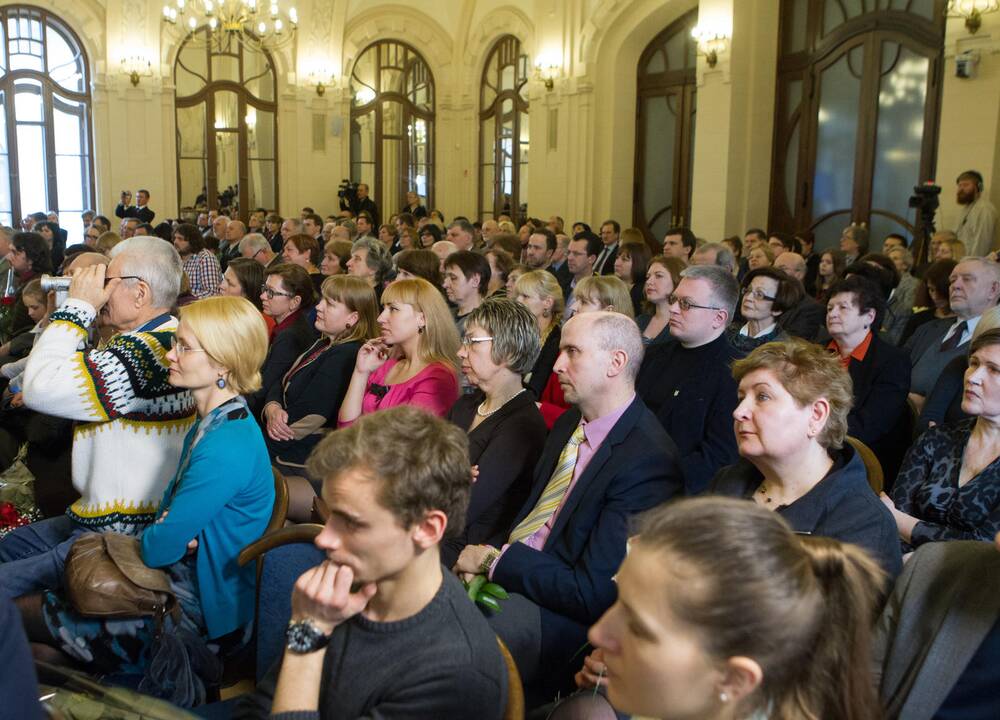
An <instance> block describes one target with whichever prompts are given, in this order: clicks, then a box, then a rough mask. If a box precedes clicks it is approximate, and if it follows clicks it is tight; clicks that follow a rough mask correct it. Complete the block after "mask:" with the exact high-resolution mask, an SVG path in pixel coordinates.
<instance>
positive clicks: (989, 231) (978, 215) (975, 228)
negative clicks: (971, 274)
mask: <svg viewBox="0 0 1000 720" xmlns="http://www.w3.org/2000/svg"><path fill="white" fill-rule="evenodd" d="M955 182H956V183H957V188H956V191H955V200H956V201H957V202H958V204H959V205H961V206H962V207H961V210H960V212H959V216H958V227H956V228H955V233H956V234H957V235H958V239H959V240H961V241H962V242H963V243H965V247H966V249H967V250H968V253H969V255H974V256H979V257H982V256H985V255H988V254H989V253H990V251H992V250H996V249H997V242H996V226H997V209H996V207H994V206H993V203H991V202H990V201H989V200H987V199H986V198H985V197H983V176H982V175H980V174H979V173H978V172H977V171H975V170H966V171H965V172H964V173H962V174H961V175H959V176H958V179H957V180H956V181H955ZM955 259H956V260H960V259H961V258H955Z"/></svg>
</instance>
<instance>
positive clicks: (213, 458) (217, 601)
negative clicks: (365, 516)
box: [142, 402, 274, 638]
mask: <svg viewBox="0 0 1000 720" xmlns="http://www.w3.org/2000/svg"><path fill="white" fill-rule="evenodd" d="M202 422H204V421H202ZM199 425H200V423H199V424H196V425H195V426H194V427H193V428H192V429H191V430H190V431H189V432H188V434H187V437H185V438H184V448H183V451H182V453H181V458H182V461H181V465H180V467H179V468H178V472H177V474H176V475H175V476H174V479H173V480H172V481H171V482H170V484H169V485H168V486H167V490H166V492H165V493H164V495H163V500H162V501H161V504H160V507H159V509H158V510H157V511H156V516H157V517H159V516H160V515H161V514H162V513H163V511H164V510H166V509H169V510H170V513H169V514H168V515H167V517H166V519H164V521H163V522H161V523H158V524H155V525H150V526H149V527H148V528H146V531H145V532H144V533H143V535H142V558H143V560H144V561H145V562H146V564H147V565H149V566H150V567H164V566H166V565H172V564H173V563H175V562H177V561H179V560H181V559H182V558H183V557H184V555H185V553H187V544H188V542H189V541H190V540H191V539H192V538H197V539H198V550H197V560H196V568H197V575H198V590H199V597H200V600H201V607H202V612H203V613H204V617H205V625H206V627H207V628H208V636H209V638H217V637H221V636H222V635H225V634H227V633H229V632H232V631H233V630H236V629H237V628H241V627H244V626H245V625H246V624H247V623H249V622H250V621H251V620H252V619H253V613H254V597H255V585H256V570H255V568H254V565H253V564H252V563H251V564H249V565H247V566H246V567H243V568H240V567H239V566H237V564H236V556H237V555H238V554H239V552H240V550H242V549H243V548H244V547H245V546H246V545H248V544H250V543H251V542H253V541H254V540H256V539H257V538H259V537H260V536H261V534H263V532H264V529H265V528H266V527H267V522H268V520H269V519H270V517H271V512H272V510H273V508H274V476H273V474H272V473H271V462H270V460H269V459H268V455H267V446H266V445H265V444H264V438H263V436H262V435H261V431H260V427H259V426H258V425H257V423H256V421H254V419H253V417H251V416H250V414H249V412H248V411H247V408H246V405H245V404H244V403H242V402H240V403H239V404H238V405H236V407H235V409H233V410H230V412H228V414H227V415H226V416H224V417H223V418H220V419H218V421H217V422H214V423H212V424H211V425H210V426H209V427H208V428H207V429H206V431H205V434H204V435H203V436H202V438H201V439H200V440H199V441H198V442H197V443H196V444H195V445H194V448H193V449H192V447H191V445H192V441H193V440H194V438H195V435H196V433H197V432H198V429H199ZM189 454H190V457H189V459H188V461H187V464H186V465H185V463H184V460H183V458H187V457H188V455H189ZM175 487H176V490H175ZM171 494H173V497H171Z"/></svg>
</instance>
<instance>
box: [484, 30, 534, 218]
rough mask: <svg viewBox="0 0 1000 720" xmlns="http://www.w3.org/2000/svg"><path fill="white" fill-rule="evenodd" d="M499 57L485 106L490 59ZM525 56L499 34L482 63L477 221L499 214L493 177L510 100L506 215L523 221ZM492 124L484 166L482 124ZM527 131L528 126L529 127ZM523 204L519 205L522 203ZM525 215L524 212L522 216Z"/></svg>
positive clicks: (516, 42) (513, 42)
mask: <svg viewBox="0 0 1000 720" xmlns="http://www.w3.org/2000/svg"><path fill="white" fill-rule="evenodd" d="M497 55H500V56H501V58H500V65H499V66H498V67H497V68H496V70H497V77H496V78H495V80H496V85H495V94H494V97H493V99H492V100H491V101H490V102H489V103H488V104H487V103H486V102H485V95H486V92H487V84H486V81H487V77H488V76H489V74H490V71H491V70H492V69H494V68H493V67H492V65H493V61H494V58H495V57H496V56H497ZM522 63H523V66H524V73H523V74H522V73H521V69H520V66H521V65H522ZM506 67H513V68H514V87H513V88H510V89H506V90H503V89H501V87H502V84H503V83H502V77H503V71H504V68H506ZM527 67H528V63H527V55H526V54H525V53H524V52H523V51H522V48H521V41H520V39H518V38H517V37H516V36H515V35H502V36H500V37H499V38H497V39H496V41H495V42H494V43H493V46H492V47H491V48H490V51H489V52H488V53H487V55H486V62H485V63H483V72H482V74H481V76H480V81H479V142H478V143H477V145H478V153H479V188H478V193H477V197H476V206H477V208H478V211H479V215H478V217H479V219H480V220H485V219H486V217H487V215H486V214H487V213H489V217H490V218H491V219H493V220H496V219H497V218H498V217H499V216H500V215H501V214H502V211H503V195H504V193H503V189H502V188H501V187H500V180H499V175H498V174H497V167H498V166H499V165H500V164H501V163H500V162H499V161H500V159H501V156H502V154H503V150H502V147H501V140H502V139H503V135H502V133H501V126H502V125H503V114H502V113H503V104H504V102H505V101H507V100H512V101H513V111H512V112H513V116H514V118H513V119H514V127H513V143H512V145H511V168H512V172H511V192H510V195H511V204H510V216H511V219H512V220H513V222H514V224H515V225H520V224H521V222H523V220H524V219H525V218H524V217H522V213H521V205H522V204H524V205H525V206H526V205H527V198H526V197H525V198H522V197H521V116H522V113H523V115H524V116H525V120H528V121H529V123H530V120H529V118H528V114H529V108H530V102H529V101H528V100H526V99H525V98H524V97H523V95H522V94H521V93H522V88H524V87H525V86H527V84H528V80H529V78H528V72H527ZM489 120H492V121H493V143H492V147H493V158H492V159H493V162H492V163H487V162H486V156H485V153H484V152H483V141H484V137H483V136H484V133H485V125H486V123H487V121H489ZM529 128H530V126H529ZM528 144H529V146H530V144H531V140H530V138H529V140H528ZM491 164H492V166H493V208H492V210H487V209H486V208H485V207H484V206H483V193H484V192H485V190H486V188H485V187H484V185H485V174H486V168H487V167H488V166H489V165H491ZM522 201H523V202H522ZM524 215H525V216H526V215H527V213H524Z"/></svg>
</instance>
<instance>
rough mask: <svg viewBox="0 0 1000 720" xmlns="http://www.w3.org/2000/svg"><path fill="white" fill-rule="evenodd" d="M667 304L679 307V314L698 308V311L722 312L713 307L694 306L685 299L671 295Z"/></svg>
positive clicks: (718, 308)
mask: <svg viewBox="0 0 1000 720" xmlns="http://www.w3.org/2000/svg"><path fill="white" fill-rule="evenodd" d="M667 302H668V303H669V304H670V305H679V306H680V308H681V312H687V311H688V310H690V309H691V308H698V309H699V310H722V308H720V307H715V306H714V305H696V304H695V303H693V302H691V301H690V300H688V299H687V298H683V297H677V296H676V295H674V294H671V295H670V297H668V298H667Z"/></svg>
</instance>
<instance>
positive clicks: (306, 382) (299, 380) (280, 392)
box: [261, 338, 361, 465]
mask: <svg viewBox="0 0 1000 720" xmlns="http://www.w3.org/2000/svg"><path fill="white" fill-rule="evenodd" d="M320 342H323V343H325V342H328V341H327V340H326V339H325V338H322V339H320V340H318V341H317V343H320ZM315 347H316V343H314V344H313V345H312V346H311V347H310V348H309V349H308V350H306V351H305V352H304V353H302V355H301V356H299V358H298V359H297V360H296V361H295V363H294V364H293V365H292V367H291V369H289V371H288V372H287V373H285V375H284V376H283V377H282V379H281V381H280V382H276V383H274V384H273V385H271V387H270V388H269V389H268V392H267V396H266V397H265V399H264V403H263V405H266V404H267V403H269V402H277V403H280V404H281V407H283V408H284V409H285V412H287V413H288V424H289V425H291V424H292V423H295V422H298V421H299V420H301V419H303V418H305V417H309V416H314V417H321V418H323V419H324V422H323V425H322V427H320V429H319V430H317V431H316V432H314V433H312V434H311V435H307V436H306V437H304V438H301V439H299V440H272V439H271V438H270V437H268V435H267V433H264V440H266V441H267V449H268V452H269V453H270V455H271V460H275V459H277V458H279V457H280V458H281V460H282V462H286V463H292V464H296V465H302V464H305V461H306V458H308V457H309V453H310V452H312V449H313V448H314V447H316V445H317V444H318V443H319V441H320V440H322V439H323V435H324V429H325V428H336V426H337V413H338V412H339V411H340V404H341V403H342V402H343V401H344V395H346V394H347V388H348V386H349V385H350V384H351V374H352V373H353V372H354V361H355V359H356V358H357V355H358V350H359V349H360V348H361V341H360V340H352V341H351V342H345V343H338V344H336V345H331V346H330V347H328V348H327V349H326V350H324V351H323V352H321V353H320V354H319V355H317V356H315V357H312V358H310V354H311V353H312V351H313V349H314V348H315ZM263 405H262V406H261V409H262V410H263Z"/></svg>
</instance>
